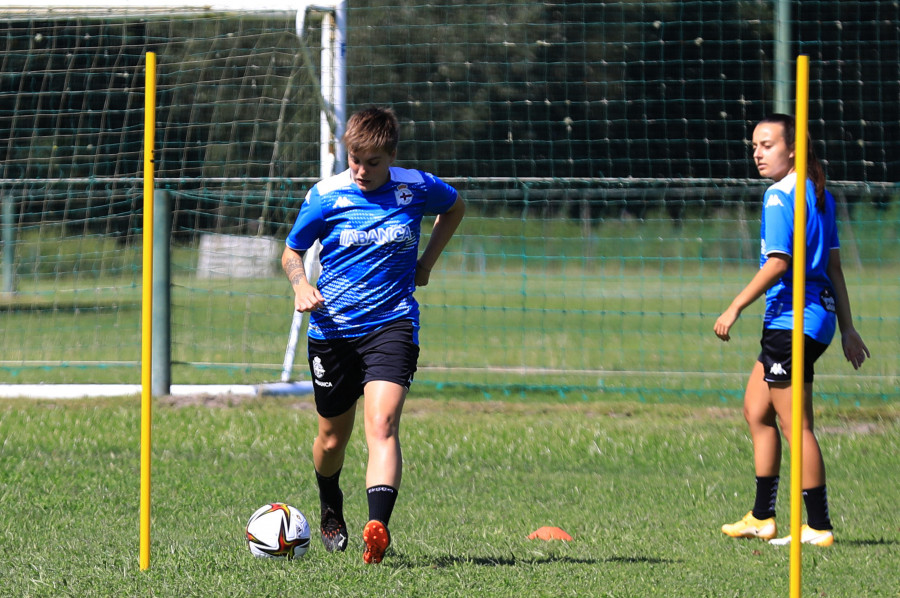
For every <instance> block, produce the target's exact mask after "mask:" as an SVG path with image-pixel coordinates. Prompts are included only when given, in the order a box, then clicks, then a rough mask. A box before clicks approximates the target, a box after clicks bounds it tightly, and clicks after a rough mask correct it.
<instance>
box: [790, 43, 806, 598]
mask: <svg viewBox="0 0 900 598" xmlns="http://www.w3.org/2000/svg"><path fill="white" fill-rule="evenodd" d="M808 108H809V56H798V57H797V113H796V117H795V120H796V127H795V128H796V131H797V137H796V139H795V141H794V170H795V171H796V172H797V186H796V191H795V196H794V297H793V308H794V331H793V334H792V335H791V364H792V367H791V401H792V402H791V438H793V442H792V443H791V598H799V597H800V588H801V570H802V566H801V555H802V552H801V546H802V545H803V543H802V542H801V541H800V529H801V526H802V515H803V384H804V382H803V363H804V361H803V360H804V357H805V355H804V347H803V310H804V308H805V304H806V166H807V163H806V157H807V142H806V140H807V130H808V120H809V115H808Z"/></svg>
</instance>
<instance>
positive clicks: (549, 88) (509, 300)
mask: <svg viewBox="0 0 900 598" xmlns="http://www.w3.org/2000/svg"><path fill="white" fill-rule="evenodd" d="M792 14H793V18H794V19H795V22H794V23H793V25H792V28H791V36H792V40H793V41H792V42H791V45H790V47H791V52H792V55H795V54H796V53H800V52H802V53H806V54H809V55H810V58H811V67H812V69H811V71H812V72H811V79H812V80H811V93H810V97H811V103H810V132H811V134H812V135H813V138H814V140H815V141H814V147H815V149H816V151H817V153H818V154H819V156H820V157H822V158H823V160H824V162H825V165H826V169H827V173H828V176H829V180H830V188H831V189H832V190H833V191H834V192H835V194H836V196H837V197H838V200H839V203H840V219H841V236H842V244H843V250H842V256H843V261H844V264H845V269H846V273H847V278H848V283H849V285H850V293H851V298H852V300H853V304H854V305H853V307H854V312H855V316H856V320H857V324H858V328H859V329H860V331H861V333H862V334H863V337H864V338H865V340H866V341H867V343H868V344H869V347H870V348H871V349H872V352H873V360H872V361H871V362H868V363H866V365H865V366H864V368H863V370H862V371H861V372H858V373H854V372H853V370H852V368H851V367H850V366H849V365H847V364H845V363H844V361H843V358H842V356H841V355H840V353H841V352H840V349H839V346H838V345H836V346H834V347H832V348H831V349H830V350H829V351H828V352H827V353H826V355H825V356H824V357H823V358H822V361H821V362H820V363H821V365H820V367H819V368H818V372H817V392H819V393H820V394H824V396H825V397H827V398H828V399H829V400H835V401H837V400H841V401H852V400H861V399H873V398H874V399H877V400H887V399H888V398H890V397H892V396H893V395H894V394H895V392H896V388H897V386H898V376H900V373H898V363H900V360H898V359H897V355H898V345H900V309H898V308H900V250H898V243H897V241H898V232H900V222H898V201H900V197H898V195H900V188H898V184H897V181H898V174H897V173H898V172H900V158H898V156H900V151H898V150H900V147H898V144H900V142H898V141H897V140H898V139H900V83H898V82H900V25H898V23H900V7H898V5H897V3H896V2H883V1H860V2H846V1H845V2H836V1H831V2H825V1H821V2H804V3H794V5H793V13H792ZM294 16H295V15H293V14H287V13H285V14H275V13H272V14H253V13H227V14H226V13H221V14H218V13H210V12H196V13H192V12H190V11H181V12H178V13H177V14H172V11H170V10H169V11H166V10H160V11H158V12H156V13H153V12H147V11H142V12H140V13H137V12H133V13H129V12H127V11H112V10H105V11H102V13H101V12H98V11H94V12H87V11H86V12H77V11H68V12H66V14H65V16H60V15H59V14H58V12H55V11H49V12H48V11H37V10H34V11H31V12H25V11H21V10H20V11H18V12H14V11H12V10H9V9H3V8H0V40H2V41H0V43H2V44H3V51H2V52H0V82H2V85H0V199H2V205H3V220H2V222H3V237H2V242H3V244H2V248H0V257H2V264H0V265H2V274H3V276H2V284H3V287H2V289H0V382H13V383H16V382H20V383H25V382H29V383H33V382H131V383H135V382H137V381H138V380H139V366H140V364H139V361H140V308H141V305H140V302H141V285H142V273H141V235H142V232H143V229H142V226H143V224H142V206H143V199H142V196H141V195H142V188H141V180H140V176H141V160H142V137H143V91H144V72H143V68H144V55H145V53H146V52H147V51H154V52H156V53H157V54H158V60H159V69H158V82H159V91H158V96H157V104H158V107H159V108H158V112H157V117H156V120H157V127H158V133H157V139H156V143H157V150H156V175H157V180H158V188H160V189H162V190H164V191H166V193H168V197H169V200H170V202H171V205H172V214H171V224H172V237H171V242H170V247H169V249H170V254H171V259H172V286H171V301H172V339H171V340H172V347H171V352H172V358H173V370H172V381H173V382H175V383H218V382H239V383H256V382H263V381H267V380H275V379H277V378H278V375H279V372H280V365H281V361H282V358H283V353H284V347H285V344H286V341H287V335H288V329H289V326H290V319H291V298H290V288H289V286H288V284H287V282H286V280H285V279H284V277H283V274H281V273H280V270H279V267H280V266H279V259H278V256H279V255H280V250H281V247H282V244H283V239H284V237H285V235H286V234H287V230H288V227H289V226H290V224H291V223H292V222H293V219H294V217H295V215H296V210H297V207H298V204H299V202H300V201H302V198H303V196H304V195H305V193H306V191H307V189H308V188H309V186H310V185H311V184H313V183H314V182H315V180H316V177H317V176H318V173H319V163H318V161H319V148H318V139H319V130H318V129H319V109H320V106H321V99H320V96H319V90H318V83H317V81H318V68H319V67H318V64H319V61H318V51H319V43H320V40H319V39H318V38H317V36H318V35H319V34H318V33H317V32H318V22H317V21H316V20H315V19H313V22H312V23H311V25H312V26H311V27H310V28H309V30H308V36H307V37H305V38H303V39H300V38H298V36H297V35H296V33H295V31H294ZM348 22H349V28H348V40H349V42H348V46H347V60H348V71H347V78H348V102H349V104H350V106H349V108H350V110H351V111H352V110H353V109H355V108H357V107H361V106H364V105H368V104H373V103H377V104H389V105H391V106H393V107H394V108H395V109H396V111H397V112H398V114H399V116H400V118H401V122H402V126H403V131H402V136H403V141H402V142H401V147H400V156H399V162H398V163H399V164H400V165H403V166H408V167H419V168H422V169H425V170H429V171H431V172H434V173H435V174H438V175H439V176H441V177H442V178H445V179H446V180H448V181H450V182H452V183H453V184H455V185H456V186H458V187H459V188H460V190H461V191H462V192H463V193H464V196H465V198H466V199H467V201H468V203H469V211H468V213H467V217H466V220H465V221H464V223H463V225H462V227H461V229H460V231H459V233H458V234H457V236H456V237H455V238H454V240H453V241H452V243H451V245H450V246H449V247H448V249H447V252H446V253H445V255H444V257H443V258H442V260H441V261H440V262H439V264H438V267H437V272H436V273H435V274H436V276H433V279H432V283H431V284H430V285H429V286H428V287H426V288H424V289H420V291H419V292H418V298H419V300H420V302H421V303H422V304H423V330H422V334H421V340H422V356H421V360H420V366H421V367H420V371H419V373H418V374H417V380H418V381H419V383H421V384H423V385H425V386H427V387H431V388H444V387H455V386H472V387H477V388H479V389H482V390H484V392H486V393H509V392H517V391H519V390H534V389H546V390H550V391H554V392H560V393H562V394H564V395H566V396H569V395H574V396H590V395H591V394H593V393H598V392H628V393H639V394H640V395H641V396H643V397H646V399H647V400H663V399H664V400H671V399H675V398H677V397H679V396H683V395H699V394H709V395H711V396H717V397H722V398H723V399H726V400H731V399H735V400H736V399H739V397H740V393H741V388H742V385H743V382H744V379H745V377H746V373H747V372H748V371H749V369H750V366H751V364H752V361H753V359H754V357H755V352H756V348H757V346H758V345H757V343H758V336H759V329H760V327H761V307H762V306H761V304H757V305H755V306H754V307H753V308H751V309H750V310H748V311H747V312H746V313H745V314H744V316H743V317H742V320H741V321H740V322H739V324H738V325H737V330H736V331H735V332H736V334H735V335H734V338H733V340H732V341H731V343H729V344H728V345H724V344H722V343H721V342H720V341H718V340H717V339H716V338H715V336H714V335H713V333H712V325H713V322H714V321H715V318H716V317H717V316H718V314H719V313H720V312H721V311H722V310H723V309H724V308H725V307H726V306H727V304H728V302H729V301H730V300H731V298H732V297H733V296H734V295H735V294H736V293H737V292H738V291H739V290H740V288H742V286H743V285H744V284H745V283H746V282H747V281H748V280H749V278H750V277H751V276H752V274H753V272H754V270H755V268H756V264H757V259H758V257H757V256H758V251H759V249H758V248H759V211H760V199H761V195H762V191H763V190H764V188H765V182H764V181H761V180H759V178H758V176H756V174H755V169H754V168H753V166H752V164H751V162H750V159H749V138H750V136H751V133H752V128H753V125H754V124H755V122H756V121H757V120H758V119H759V118H761V117H762V116H763V115H765V114H766V113H767V112H770V111H772V109H773V98H774V95H775V92H774V87H773V86H774V83H773V77H774V75H773V73H774V62H775V35H776V27H775V22H774V6H773V4H772V3H768V2H674V1H672V2H667V1H643V2H641V1H633V2H601V3H596V2H584V3H581V2H566V3H540V2H538V3H536V2H525V1H522V2H507V3H495V2H483V3H472V2H466V3H459V2H437V3H434V2H432V3H428V4H424V3H414V2H391V3H387V4H386V3H381V2H378V3H376V2H351V4H350V6H349V14H348ZM791 68H793V65H791ZM791 93H793V92H792V91H791ZM427 228H428V224H427V223H426V229H427ZM295 372H296V373H297V375H298V376H307V375H308V374H306V373H305V363H304V360H303V351H302V349H301V351H300V352H299V355H298V360H297V366H296V367H295Z"/></svg>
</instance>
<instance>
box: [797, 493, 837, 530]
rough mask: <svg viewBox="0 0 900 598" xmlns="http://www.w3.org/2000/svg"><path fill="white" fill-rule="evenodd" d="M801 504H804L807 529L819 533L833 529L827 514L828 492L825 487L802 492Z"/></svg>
mask: <svg viewBox="0 0 900 598" xmlns="http://www.w3.org/2000/svg"><path fill="white" fill-rule="evenodd" d="M803 502H804V503H805V504H806V523H807V525H809V527H811V528H813V529H817V530H820V531H825V530H829V529H834V528H833V527H832V526H831V516H830V515H829V514H828V491H827V490H825V486H819V487H817V488H808V489H806V490H804V491H803Z"/></svg>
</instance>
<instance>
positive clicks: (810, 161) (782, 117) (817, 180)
mask: <svg viewBox="0 0 900 598" xmlns="http://www.w3.org/2000/svg"><path fill="white" fill-rule="evenodd" d="M760 122H763V123H770V124H779V125H781V126H782V127H783V128H784V141H785V143H787V146H788V147H794V144H795V141H796V136H797V133H796V124H795V121H794V117H793V116H791V115H790V114H781V113H775V114H770V115H769V116H767V117H766V118H764V119H762V120H761V121H760ZM795 159H796V158H795ZM806 175H807V176H808V177H809V178H810V179H811V180H812V182H813V184H814V185H815V188H816V209H817V210H819V211H820V212H822V211H824V210H825V170H824V169H823V168H822V163H821V162H819V158H817V157H816V152H815V150H813V145H812V138H810V136H809V132H808V131H807V133H806Z"/></svg>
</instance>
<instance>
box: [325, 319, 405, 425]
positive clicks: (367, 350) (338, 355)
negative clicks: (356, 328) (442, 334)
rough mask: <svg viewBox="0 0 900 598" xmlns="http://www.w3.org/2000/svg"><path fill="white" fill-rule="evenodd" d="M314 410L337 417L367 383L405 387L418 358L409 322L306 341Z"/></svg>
mask: <svg viewBox="0 0 900 598" xmlns="http://www.w3.org/2000/svg"><path fill="white" fill-rule="evenodd" d="M308 348H309V371H310V372H311V373H312V381H313V392H314V393H315V397H316V411H318V413H319V415H321V416H322V417H337V416H338V415H341V414H342V413H345V412H346V411H347V410H348V409H350V408H351V407H353V405H354V403H356V401H357V400H358V399H359V397H360V396H362V394H363V388H364V387H365V385H366V383H367V382H371V381H373V380H385V381H387V382H394V383H396V384H400V385H401V386H404V387H406V388H407V389H408V388H409V386H410V384H412V379H413V374H414V373H415V372H416V364H417V363H418V359H419V346H418V345H417V344H416V343H415V342H413V323H412V321H410V320H398V321H396V322H391V323H390V324H386V325H385V326H383V327H381V328H380V329H378V330H376V331H375V332H372V333H369V334H367V335H365V336H360V337H354V338H338V339H330V340H318V339H314V338H311V339H309V340H308Z"/></svg>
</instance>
